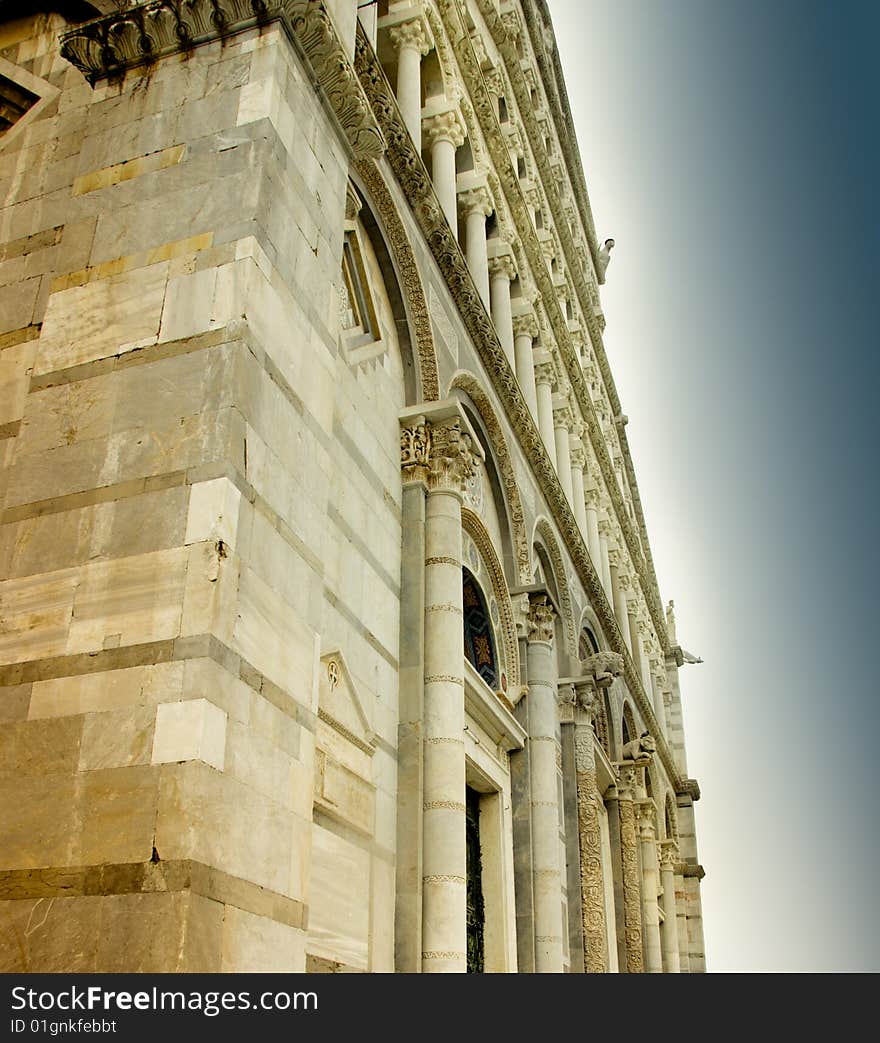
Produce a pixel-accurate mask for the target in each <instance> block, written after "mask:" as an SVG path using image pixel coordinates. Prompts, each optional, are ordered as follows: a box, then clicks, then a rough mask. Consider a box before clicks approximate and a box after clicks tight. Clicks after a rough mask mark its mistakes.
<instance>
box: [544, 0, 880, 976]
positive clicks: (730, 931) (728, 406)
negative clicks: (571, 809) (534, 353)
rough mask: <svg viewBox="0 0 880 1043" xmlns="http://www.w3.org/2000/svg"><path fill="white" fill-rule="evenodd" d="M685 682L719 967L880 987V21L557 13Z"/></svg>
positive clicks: (668, 4)
mask: <svg viewBox="0 0 880 1043" xmlns="http://www.w3.org/2000/svg"><path fill="white" fill-rule="evenodd" d="M549 6H550V12H551V16H552V18H553V23H554V28H555V31H556V38H557V44H558V47H559V53H560V58H561V62H562V67H563V72H564V75H565V80H566V86H567V90H568V94H569V100H570V103H571V108H572V115H573V118H574V123H575V128H576V133H577V138H578V143H579V146H580V150H581V155H582V158H583V164H584V170H585V174H586V179H587V187H588V191H589V195H590V201H591V205H592V209H593V214H594V217H595V223H596V229H597V232H598V235H599V238H600V240H602V239H605V238H606V237H608V236H612V237H614V239H615V240H616V246H615V249H614V252H613V254H612V261H611V264H610V265H609V268H608V272H607V282H606V285H605V287H603V289H602V302H603V308H604V311H605V316H606V319H607V329H606V331H605V348H606V352H607V354H608V357H609V361H610V364H611V368H612V372H613V373H614V377H615V381H616V383H617V388H618V391H619V394H620V399H621V402H622V406H623V411H624V412H625V413H626V414H627V415H628V416H629V418H630V422H629V425H628V427H627V437H628V439H629V443H630V449H631V452H632V456H633V459H634V463H635V468H636V475H637V478H638V483H639V491H640V495H641V499H642V505H643V507H644V511H645V515H646V520H647V526H648V534H649V538H650V543H651V548H652V552H653V556H654V562H655V566H656V570H657V575H658V579H659V583H660V592H661V596H662V597H663V600H664V602H665V601H666V600H668V599H669V598H674V600H675V605H676V616H677V621H678V637H679V641H680V642H681V644H682V645H683V646H684V647H685V648H687V649H688V650H689V651H691V652H693V653H695V654H697V655H699V656H701V657H702V658H703V659H704V660H705V662H704V663H703V664H702V665H697V666H688V667H685V668H683V670H682V671H681V684H682V693H683V700H684V716H685V729H686V738H687V744H688V769H689V774H690V775H691V776H693V777H695V778H696V779H697V780H698V781H699V783H700V786H701V789H702V799H701V800H700V802H699V803H698V804H697V805H696V815H697V831H698V842H699V847H700V860H701V862H702V864H703V865H704V866H705V869H706V877H705V879H704V880H703V884H702V888H703V890H702V894H703V912H704V927H705V934H706V952H707V961H708V969H709V970H710V971H717V972H722V971H777V972H783V971H790V972H793V971H839V972H843V971H865V970H873V971H877V970H880V915H878V909H880V903H878V899H877V891H876V883H877V879H878V876H880V874H878V854H880V841H878V825H880V814H878V806H877V801H876V798H875V791H876V787H877V779H878V776H880V765H878V755H877V754H878V738H877V737H878V735H880V710H878V691H877V681H876V670H875V663H876V661H877V657H878V644H880V642H878V640H877V633H876V623H875V618H874V617H875V615H876V613H877V609H878V604H880V598H878V594H877V591H878V580H880V550H878V540H877V523H876V518H877V512H878V506H880V481H878V473H880V469H878V466H877V451H878V449H880V438H878V424H880V420H878V417H880V408H878V404H877V403H878V397H880V396H878V393H880V387H878V385H880V379H878V376H880V361H878V353H877V348H878V334H877V324H876V321H875V314H874V312H875V309H876V302H877V299H878V297H880V280H878V264H877V257H878V254H880V215H878V212H877V210H878V207H877V187H878V186H880V169H878V168H880V146H878V144H877V129H878V125H880V118H878V117H880V113H878V108H880V105H878V98H880V91H878V83H877V77H878V72H877V70H878V69H880V66H878V64H877V62H876V58H875V54H874V50H875V47H876V41H877V39H878V38H880V6H878V5H869V4H858V3H852V2H837V3H833V4H832V3H811V2H803V0H802V2H797V3H795V2H790V0H737V2H733V0H711V2H707V0H614V2H613V3H607V2H604V0H603V2H601V3H598V2H594V0H549Z"/></svg>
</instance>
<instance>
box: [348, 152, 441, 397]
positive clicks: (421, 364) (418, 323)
mask: <svg viewBox="0 0 880 1043" xmlns="http://www.w3.org/2000/svg"><path fill="white" fill-rule="evenodd" d="M357 172H358V174H359V175H360V178H361V180H362V181H363V183H364V187H365V188H366V190H367V192H368V194H369V196H370V200H371V202H372V203H374V204H375V207H376V210H377V212H378V216H379V218H380V220H381V221H382V226H383V230H384V232H385V234H386V236H387V238H388V242H389V244H390V246H391V249H392V252H393V254H394V260H395V262H396V265H397V272H398V274H399V276H400V279H401V281H402V283H403V290H404V294H405V300H406V304H407V305H408V311H409V318H410V327H411V329H412V331H413V333H414V335H415V341H416V352H417V354H418V369H419V372H418V378H419V384H420V391H421V394H417V397H416V401H417V402H436V401H437V399H439V397H440V375H439V373H438V370H437V349H436V348H435V346H434V331H433V328H432V326H431V315H430V312H429V311H428V302H427V299H426V297H425V288H424V286H423V285H422V277H421V275H420V274H419V267H418V265H417V264H416V258H415V254H414V252H413V248H412V243H411V242H410V238H409V236H408V235H407V232H406V228H405V227H404V224H403V221H401V219H400V210H399V208H398V206H397V203H395V201H394V199H393V198H392V197H391V192H390V191H389V189H388V186H387V185H386V183H385V179H384V178H383V177H382V174H381V172H380V170H379V167H378V165H377V161H375V160H373V159H368V158H363V159H359V160H358V162H357Z"/></svg>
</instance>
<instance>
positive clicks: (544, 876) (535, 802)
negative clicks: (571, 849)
mask: <svg viewBox="0 0 880 1043" xmlns="http://www.w3.org/2000/svg"><path fill="white" fill-rule="evenodd" d="M554 615H555V613H554V611H553V607H552V606H551V604H550V602H549V600H548V598H547V596H546V595H544V594H535V595H532V596H531V598H530V606H529V646H528V675H529V694H528V699H529V768H530V771H531V780H530V781H531V803H532V891H533V893H534V903H535V970H536V971H537V972H539V973H554V972H559V971H561V970H562V929H563V924H562V891H561V876H560V868H559V802H558V789H557V784H556V748H557V739H556V680H555V668H554V663H553V619H554Z"/></svg>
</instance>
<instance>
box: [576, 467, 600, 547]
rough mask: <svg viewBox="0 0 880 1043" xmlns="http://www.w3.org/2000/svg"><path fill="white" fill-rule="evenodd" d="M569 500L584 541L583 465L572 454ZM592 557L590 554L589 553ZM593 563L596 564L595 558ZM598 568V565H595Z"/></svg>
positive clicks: (586, 530) (585, 517)
mask: <svg viewBox="0 0 880 1043" xmlns="http://www.w3.org/2000/svg"><path fill="white" fill-rule="evenodd" d="M571 500H572V507H573V508H574V516H575V519H576V520H577V523H578V527H579V528H580V530H581V535H582V536H583V538H584V542H585V543H587V546H588V547H589V543H588V542H587V541H588V539H589V530H588V528H587V505H586V503H585V502H584V467H583V464H582V463H581V464H579V463H578V462H577V460H576V459H575V457H574V455H573V454H572V460H571ZM590 557H591V558H592V554H591V555H590ZM593 564H594V565H597V562H596V560H595V559H593ZM597 568H598V565H597Z"/></svg>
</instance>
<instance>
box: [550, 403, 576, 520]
mask: <svg viewBox="0 0 880 1043" xmlns="http://www.w3.org/2000/svg"><path fill="white" fill-rule="evenodd" d="M572 423H573V418H572V415H571V407H570V406H569V404H568V398H567V397H566V396H564V395H559V396H557V399H556V401H555V402H554V403H553V434H554V440H555V442H556V473H557V475H558V476H559V484H560V485H561V486H562V491H563V492H564V493H565V496H566V498H567V500H568V502H569V503H571V502H572V500H573V496H572V490H571V442H570V432H571V427H572Z"/></svg>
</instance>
